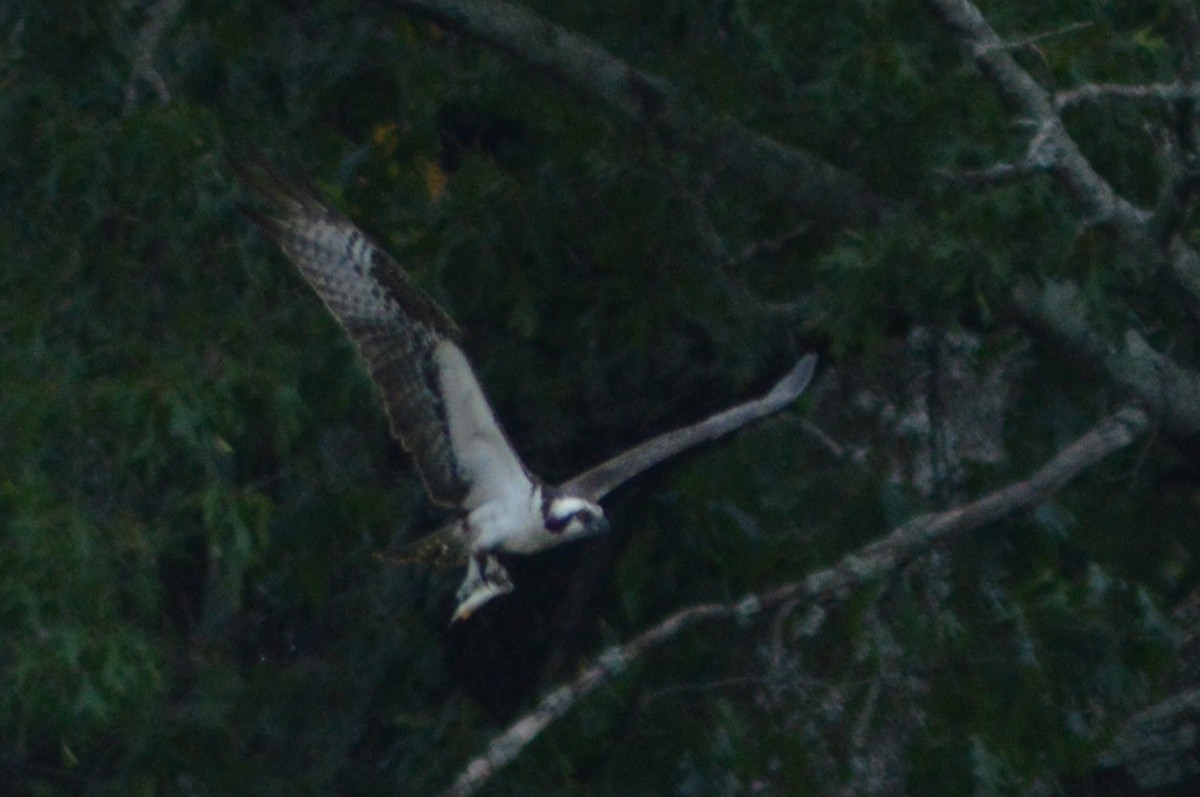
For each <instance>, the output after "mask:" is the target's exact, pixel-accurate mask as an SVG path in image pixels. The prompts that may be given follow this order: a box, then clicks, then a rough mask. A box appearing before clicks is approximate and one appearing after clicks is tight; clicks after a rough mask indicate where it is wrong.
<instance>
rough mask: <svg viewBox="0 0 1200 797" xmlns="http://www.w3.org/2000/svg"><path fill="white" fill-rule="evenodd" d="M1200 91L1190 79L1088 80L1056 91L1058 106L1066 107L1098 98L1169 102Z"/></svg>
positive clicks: (1198, 96)
mask: <svg viewBox="0 0 1200 797" xmlns="http://www.w3.org/2000/svg"><path fill="white" fill-rule="evenodd" d="M1198 98H1200V91H1198V90H1197V87H1196V86H1195V85H1192V84H1187V83H1150V84H1146V85H1141V86H1131V85H1127V84H1123V83H1086V84H1084V85H1082V86H1077V87H1076V88H1073V89H1070V90H1069V91H1060V92H1058V93H1056V94H1055V95H1054V108H1055V110H1058V111H1064V110H1067V109H1068V108H1074V107H1075V106H1077V105H1082V104H1083V103H1085V102H1095V101H1096V100H1111V99H1118V100H1139V101H1141V102H1158V103H1167V102H1174V101H1176V100H1182V99H1193V100H1194V99H1198Z"/></svg>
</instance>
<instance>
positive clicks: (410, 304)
mask: <svg viewBox="0 0 1200 797" xmlns="http://www.w3.org/2000/svg"><path fill="white" fill-rule="evenodd" d="M233 166H234V168H235V170H236V171H237V172H238V175H239V176H240V177H241V180H242V182H243V183H244V184H245V185H246V186H247V187H248V188H249V189H250V190H252V191H253V192H254V193H256V194H257V195H258V196H259V197H260V198H261V199H262V200H263V201H264V202H265V203H266V204H267V205H269V206H270V207H271V209H272V211H271V213H270V215H265V214H260V213H257V212H255V211H248V212H249V213H250V215H251V217H252V218H253V219H254V220H255V221H256V222H257V223H258V224H259V225H260V226H261V227H262V228H263V229H264V230H265V231H266V232H267V234H268V235H270V237H271V238H272V239H274V240H275V242H276V243H278V244H279V246H280V248H281V249H282V250H283V252H284V254H286V255H287V256H288V258H289V259H290V260H291V261H292V262H293V263H294V264H295V265H296V267H297V268H298V269H299V270H300V273H301V274H302V275H303V276H304V279H305V280H307V281H308V284H309V285H311V286H312V288H313V290H315V291H316V292H317V295H318V296H320V297H321V300H322V301H323V302H324V303H325V306H326V307H327V308H329V311H330V312H331V313H333V315H334V317H335V318H336V319H337V320H338V321H339V322H340V323H341V325H342V326H343V327H344V328H345V330H346V332H347V333H348V334H349V335H350V337H351V339H353V340H354V342H355V343H356V344H357V346H358V350H359V352H360V353H361V355H362V357H363V359H364V360H365V361H366V363H367V367H368V368H369V369H370V372H371V377H372V378H373V380H374V381H375V384H376V385H378V387H379V389H380V392H381V393H382V394H383V402H384V406H385V408H386V410H387V415H388V419H389V420H390V422H391V429H392V433H393V435H394V436H395V437H397V438H398V439H399V440H400V442H401V444H402V445H403V446H404V448H405V449H406V450H407V451H408V452H409V453H410V454H411V455H412V457H413V459H414V460H415V462H416V466H417V470H418V471H419V472H420V474H421V480H422V482H423V483H424V485H425V489H426V491H427V492H428V493H429V496H430V498H432V499H433V501H434V502H436V503H438V504H441V505H443V506H446V507H450V508H452V509H454V510H455V511H456V513H457V515H456V519H455V520H454V521H453V522H452V523H450V524H449V525H447V526H445V527H444V528H442V529H441V530H440V531H436V532H434V533H433V534H430V535H428V536H427V537H425V538H423V539H421V540H418V541H416V542H415V543H413V544H412V545H410V546H409V547H408V548H407V549H406V550H405V551H403V552H401V553H400V554H399V555H398V556H397V557H395V558H397V559H399V560H401V561H424V562H434V563H438V564H454V563H459V562H463V561H465V562H466V564H467V575H466V578H465V579H464V580H463V583H462V586H461V587H460V588H459V590H458V593H457V598H458V606H457V608H456V610H455V612H454V617H453V620H452V621H451V622H453V621H454V620H460V619H464V618H466V617H468V616H469V615H470V614H471V613H472V612H473V611H475V610H476V609H477V608H479V607H480V606H482V605H483V604H485V603H487V602H488V601H490V600H491V599H492V598H495V597H497V596H499V595H503V594H505V593H507V592H509V591H511V590H512V588H513V587H512V582H511V581H510V580H509V578H508V573H507V572H506V571H505V569H504V567H503V566H502V565H501V564H500V562H499V560H497V558H496V556H495V555H496V553H498V552H501V551H503V552H507V553H516V554H531V553H535V552H537V551H542V550H545V549H547V548H550V547H552V546H555V545H558V544H559V543H562V542H566V541H567V540H573V539H578V538H580V537H586V536H589V535H593V534H598V533H601V532H604V531H606V530H607V529H608V521H607V520H606V519H605V517H604V510H603V509H601V508H600V506H599V504H598V503H597V502H598V501H599V500H600V499H601V498H603V497H604V496H605V495H606V494H608V493H609V492H610V491H612V490H613V489H615V488H616V487H617V486H619V485H620V484H622V483H624V482H625V481H627V480H628V479H631V478H632V477H634V476H636V475H637V474H639V473H641V472H642V471H644V470H646V469H647V468H650V467H652V466H653V465H655V464H657V463H659V462H661V461H662V460H664V459H666V458H668V457H671V456H674V455H675V454H677V453H679V452H680V451H683V450H685V449H688V448H690V447H692V446H694V445H696V444H698V443H702V442H705V441H707V440H712V439H714V438H716V437H719V436H721V435H723V434H726V433H728V432H731V431H733V430H734V429H737V428H738V427H740V426H743V425H744V424H746V423H749V422H750V421H752V420H754V419H756V418H760V417H762V416H764V415H767V414H768V413H771V412H774V411H776V410H778V409H780V408H781V407H783V406H785V405H787V404H788V403H790V402H791V401H793V400H794V399H795V398H796V397H797V396H799V395H800V394H801V393H802V392H804V389H805V388H806V387H807V386H808V383H809V381H810V380H811V379H812V375H813V369H814V367H815V365H816V357H815V356H814V355H811V354H810V355H808V356H806V357H805V358H804V359H802V360H800V362H799V363H798V364H797V365H796V366H795V367H794V368H793V369H792V371H791V372H790V373H789V374H788V375H787V376H785V377H784V378H783V379H782V380H780V381H779V383H778V384H776V385H775V387H774V388H772V389H771V391H770V392H769V393H767V394H766V395H765V396H763V397H762V398H759V399H757V400H754V401H748V402H746V403H743V404H739V405H737V406H735V407H732V408H730V409H728V410H725V411H724V412H720V413H717V414H716V415H713V416H712V417H710V418H708V419H706V420H704V421H701V422H700V423H697V424H694V425H692V426H688V427H685V428H683V429H677V430H675V431H673V432H667V433H666V434H663V435H660V436H658V437H655V438H653V439H652V440H649V441H647V442H645V443H642V444H641V445H639V446H636V447H634V448H632V449H629V450H628V451H625V452H624V453H622V454H619V455H617V456H616V457H613V458H612V459H610V460H608V461H607V462H604V463H602V464H600V465H598V466H596V467H594V468H592V469H591V470H588V471H586V472H584V473H582V474H580V475H578V476H576V477H574V478H573V479H570V480H568V481H566V482H564V483H563V484H561V485H559V486H557V487H555V486H552V485H549V484H546V483H545V482H543V481H542V480H541V479H539V478H537V477H536V476H534V475H533V474H531V473H530V472H529V470H528V469H527V468H526V467H525V465H524V463H522V462H521V459H520V457H518V456H517V453H516V452H515V451H514V450H513V447H512V446H511V445H510V444H509V442H508V439H507V438H506V437H505V435H504V432H503V431H502V430H501V428H500V424H499V423H498V422H497V421H496V416H495V414H494V413H493V412H492V408H491V406H490V405H489V404H488V400H487V397H486V396H485V395H484V393H483V389H482V388H481V387H480V386H479V380H478V379H476V377H475V372H474V371H473V370H472V368H471V364H470V363H469V362H468V361H467V358H466V356H465V355H464V354H463V350H462V348H461V347H460V345H459V341H460V339H461V333H460V332H459V330H458V327H457V326H455V324H454V322H453V321H451V320H450V318H449V317H448V316H447V315H446V314H445V313H444V312H443V311H442V309H441V308H440V307H438V306H437V305H436V304H434V302H433V300H432V299H430V298H429V297H428V296H427V295H426V294H425V293H424V292H423V291H422V290H421V289H420V288H419V287H417V285H416V284H415V283H414V282H413V281H412V279H411V278H410V277H409V276H408V274H406V273H405V272H404V270H403V269H401V268H400V265H399V264H398V263H397V262H396V261H395V260H393V259H392V258H391V257H390V256H388V254H387V253H386V252H384V251H383V250H382V249H380V248H379V246H378V245H376V244H375V242H374V241H372V240H371V239H370V238H369V237H368V236H367V235H366V234H365V233H363V232H362V231H361V230H359V229H358V228H357V227H355V226H354V225H353V224H352V223H351V222H350V221H348V220H347V219H346V218H345V217H343V216H342V215H340V214H338V213H336V212H335V211H332V210H330V209H329V208H327V207H325V206H324V205H322V204H321V203H320V202H319V201H318V200H317V199H316V198H315V197H313V196H312V194H311V193H310V192H308V191H306V190H304V189H302V188H300V187H298V186H296V185H294V184H292V183H291V182H289V181H288V180H286V179H284V178H283V177H281V176H280V175H279V174H278V173H277V172H276V171H275V170H274V169H273V168H272V167H271V166H270V165H269V164H268V163H267V162H266V161H265V160H264V159H262V158H256V159H254V160H253V161H252V162H245V163H234V164H233Z"/></svg>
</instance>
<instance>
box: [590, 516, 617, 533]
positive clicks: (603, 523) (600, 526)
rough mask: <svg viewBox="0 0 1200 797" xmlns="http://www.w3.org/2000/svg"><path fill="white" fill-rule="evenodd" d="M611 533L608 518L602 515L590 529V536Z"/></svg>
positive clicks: (594, 521) (593, 522)
mask: <svg viewBox="0 0 1200 797" xmlns="http://www.w3.org/2000/svg"><path fill="white" fill-rule="evenodd" d="M610 531H612V526H611V525H609V522H608V518H606V517H605V516H604V515H600V516H599V517H597V518H596V519H595V520H593V521H592V524H591V526H590V527H589V528H588V534H589V535H592V534H608V533H609V532H610Z"/></svg>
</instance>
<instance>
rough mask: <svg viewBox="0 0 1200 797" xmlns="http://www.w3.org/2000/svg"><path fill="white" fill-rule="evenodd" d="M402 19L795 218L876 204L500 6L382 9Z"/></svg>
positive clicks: (834, 171) (867, 214)
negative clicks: (460, 41)
mask: <svg viewBox="0 0 1200 797" xmlns="http://www.w3.org/2000/svg"><path fill="white" fill-rule="evenodd" d="M391 4H392V5H394V6H396V7H397V8H401V9H404V10H406V11H411V12H415V13H418V14H421V15H422V16H426V17H428V18H430V19H432V20H434V21H435V22H437V23H438V24H439V25H443V26H445V27H447V28H450V29H452V30H455V31H458V32H459V33H462V34H463V35H465V36H469V37H471V38H474V39H478V40H479V41H482V42H484V43H486V44H488V45H490V46H492V47H495V48H497V49H499V50H503V51H504V52H507V53H509V54H510V55H512V56H514V57H516V58H517V59H519V60H521V61H523V62H525V63H526V64H528V65H529V66H531V67H534V68H535V69H536V70H538V71H539V72H541V73H546V74H550V75H553V76H554V77H556V78H558V79H560V80H562V81H564V82H565V83H567V84H568V85H570V86H571V87H572V88H574V89H575V90H576V91H578V92H579V93H580V94H582V95H583V96H585V97H587V98H588V99H589V100H591V101H593V102H595V103H597V104H599V105H603V106H605V107H607V108H609V109H610V110H612V111H613V112H615V113H617V114H619V115H620V116H622V117H623V118H625V119H627V120H628V121H630V122H633V123H635V124H638V125H641V126H643V127H645V128H646V129H648V130H651V131H653V132H654V133H656V134H657V135H658V137H659V138H660V140H663V141H666V142H668V143H669V144H671V145H672V146H680V145H681V146H684V147H686V148H688V149H690V150H692V151H694V152H697V153H698V154H701V155H703V157H704V158H705V160H706V161H707V162H709V163H712V164H714V165H716V166H718V167H719V168H721V169H722V170H723V173H726V174H728V175H731V176H734V177H737V178H738V179H742V180H745V181H747V182H749V183H750V184H751V185H754V186H756V187H758V188H760V189H762V190H765V191H768V192H770V193H772V194H774V195H777V196H779V197H781V198H782V199H784V200H786V201H788V202H790V203H791V205H792V207H793V208H794V209H795V211H796V213H797V214H798V215H800V216H802V217H805V218H814V219H820V220H822V221H825V222H828V223H832V224H839V225H840V224H846V225H851V226H861V225H870V224H874V223H876V222H877V221H878V220H879V215H880V204H881V203H880V201H879V199H878V198H877V197H876V196H875V195H874V193H872V191H871V190H870V189H869V188H868V187H867V185H866V183H864V182H863V181H861V180H859V179H858V178H857V177H855V176H853V175H851V174H849V173H847V172H844V171H842V170H841V169H839V168H837V167H836V166H833V165H831V164H829V163H827V162H825V161H823V160H821V159H819V158H817V157H815V156H813V155H810V154H809V153H807V152H804V151H802V150H799V149H795V148H793V147H789V146H786V145H784V144H781V143H780V142H778V141H776V140H774V139H772V138H769V137H767V136H764V135H761V134H759V133H756V132H754V131H752V130H750V129H748V128H746V127H745V126H743V125H741V124H739V123H738V122H736V121H733V120H729V119H722V118H720V117H718V116H715V115H713V114H712V113H710V112H708V111H706V110H704V109H703V108H701V107H700V106H699V105H697V104H696V103H694V102H691V101H690V100H689V99H687V98H686V97H685V95H684V93H683V92H682V91H680V90H679V89H678V88H677V87H676V86H674V85H672V84H671V83H670V82H669V81H667V80H664V79H663V78H661V77H658V76H655V75H651V74H649V73H646V72H643V71H641V70H639V69H636V68H634V67H632V66H630V65H629V64H627V63H625V62H624V61H621V60H620V59H619V58H617V57H616V56H614V55H612V54H611V53H609V52H608V51H606V50H604V49H603V48H602V47H599V46H598V45H596V44H595V43H594V42H592V41H590V40H588V39H585V38H584V37H582V36H579V35H577V34H575V33H571V32H570V31H568V30H566V29H564V28H562V27H560V26H558V25H555V24H553V23H552V22H549V21H547V20H545V19H542V18H541V17H539V16H537V15H536V14H534V13H532V12H530V11H528V10H527V9H525V8H522V7H520V6H515V5H511V4H509V3H505V2H502V1H501V0H391Z"/></svg>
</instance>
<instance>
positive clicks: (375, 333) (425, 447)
mask: <svg viewBox="0 0 1200 797" xmlns="http://www.w3.org/2000/svg"><path fill="white" fill-rule="evenodd" d="M232 165H233V168H234V169H235V170H236V171H237V173H238V175H239V177H240V178H241V180H242V182H243V183H244V184H245V185H246V187H248V188H249V189H250V190H252V191H253V192H254V193H256V194H257V195H258V196H259V197H260V198H261V199H262V200H263V201H264V202H265V203H266V204H267V205H269V206H270V207H271V208H272V212H271V214H270V215H264V214H260V213H257V212H255V211H252V210H250V211H247V212H248V213H249V214H250V216H251V218H253V219H254V220H255V221H256V222H257V223H258V224H259V225H260V226H261V227H262V228H263V229H264V230H265V231H266V232H267V234H268V235H270V237H271V238H272V239H274V240H275V242H276V243H278V244H279V246H280V248H281V249H283V251H284V253H285V254H286V255H287V256H288V258H289V259H290V260H291V261H292V262H293V263H294V264H295V265H296V267H297V268H298V269H299V270H300V273H301V274H302V275H303V276H304V279H305V280H307V281H308V284H309V285H311V286H312V288H313V290H315V291H316V292H317V295H318V296H320V297H321V300H322V301H323V302H324V303H325V306H326V307H328V308H329V311H330V312H331V313H333V315H334V317H335V318H337V320H338V321H339V322H340V323H341V325H342V326H343V327H344V328H345V330H346V331H347V333H349V335H350V337H351V339H353V340H354V342H355V343H356V344H357V345H358V349H359V352H360V353H361V354H362V357H363V359H364V360H365V361H366V363H367V367H368V368H369V369H370V372H371V377H372V378H373V379H374V381H375V383H376V384H377V385H378V386H379V389H380V391H381V392H382V394H383V401H384V405H385V407H386V409H387V414H388V418H389V420H390V421H391V428H392V434H393V435H395V436H396V437H397V438H399V440H400V441H401V443H402V444H403V445H404V448H405V449H406V450H408V451H409V452H410V453H411V454H412V456H413V459H414V460H415V461H416V464H417V469H418V470H419V471H420V473H421V478H422V481H423V482H424V484H425V488H426V490H428V492H429V495H430V497H431V498H433V500H434V501H436V502H438V503H440V504H443V505H446V506H456V507H463V508H464V509H466V510H468V511H469V510H471V509H474V508H475V507H477V506H480V505H482V504H484V503H486V502H487V501H489V500H491V499H493V498H496V497H497V496H499V495H501V494H502V493H505V492H507V491H509V490H511V489H513V488H514V487H521V488H524V487H526V486H528V485H529V484H530V478H529V475H528V473H527V472H526V470H525V467H524V465H522V464H521V461H520V459H519V458H518V457H517V455H516V452H514V451H513V450H512V447H511V446H510V445H509V443H508V440H507V439H506V438H505V436H504V433H503V432H502V431H501V429H500V426H499V424H498V423H497V422H496V418H495V415H494V413H493V412H492V409H491V407H490V406H489V405H488V402H487V398H486V397H485V396H484V394H483V390H482V389H481V388H480V386H479V382H478V380H477V379H476V377H475V373H474V371H473V370H472V369H471V365H470V363H468V362H467V358H466V356H465V355H464V354H463V352H462V349H460V348H459V345H458V340H459V339H460V336H461V333H460V332H459V330H458V328H457V327H456V326H455V325H454V322H453V321H451V320H450V318H449V317H447V316H446V314H445V313H444V312H442V310H441V308H439V307H438V306H437V305H436V304H434V302H433V300H432V299H430V298H429V297H428V296H426V295H425V293H424V292H423V291H422V290H421V289H420V288H418V287H417V285H416V284H415V283H414V282H413V281H412V279H411V278H410V277H409V276H408V274H406V273H405V272H404V271H403V270H402V269H401V268H400V266H399V264H398V263H396V261H395V260H393V259H392V258H391V257H389V256H388V254H387V253H386V252H384V251H383V250H382V249H380V248H379V247H378V246H377V245H376V244H375V242H374V241H372V240H371V239H370V238H369V237H368V236H367V235H366V234H365V233H363V232H362V231H361V230H359V229H358V228H357V227H355V226H354V225H353V224H351V223H350V222H349V221H348V220H347V219H345V218H344V217H343V216H341V215H340V214H338V213H335V212H334V211H332V210H330V209H328V208H326V207H325V206H323V205H322V204H321V203H320V202H318V201H317V200H316V199H315V198H314V197H313V196H312V194H311V193H310V192H309V191H306V190H304V189H301V188H299V187H297V186H295V185H293V184H292V183H290V182H288V181H287V180H286V179H284V178H283V177H282V176H280V175H279V174H278V173H277V172H276V171H275V170H274V169H273V168H272V167H271V166H270V164H269V163H267V162H266V161H265V159H263V158H261V157H259V158H256V159H254V160H253V161H248V162H233V163H232Z"/></svg>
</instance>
